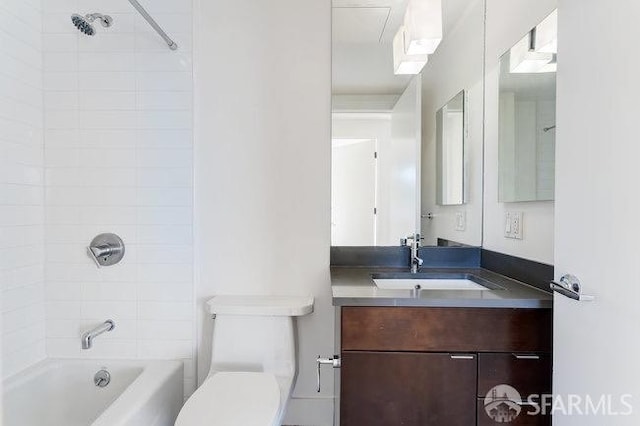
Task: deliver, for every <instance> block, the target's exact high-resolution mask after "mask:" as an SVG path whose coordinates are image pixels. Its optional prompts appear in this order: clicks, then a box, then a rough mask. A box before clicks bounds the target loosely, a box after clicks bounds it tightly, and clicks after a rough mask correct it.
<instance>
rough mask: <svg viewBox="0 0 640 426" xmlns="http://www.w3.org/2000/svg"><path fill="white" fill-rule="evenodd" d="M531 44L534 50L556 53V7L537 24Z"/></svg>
mask: <svg viewBox="0 0 640 426" xmlns="http://www.w3.org/2000/svg"><path fill="white" fill-rule="evenodd" d="M533 44H534V48H535V50H536V52H541V53H558V9H556V10H554V11H553V12H552V13H551V14H550V15H549V16H547V17H546V18H545V19H544V21H542V22H540V23H539V24H538V26H537V27H536V33H535V40H534V43H533Z"/></svg>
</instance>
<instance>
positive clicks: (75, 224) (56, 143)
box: [44, 0, 195, 395]
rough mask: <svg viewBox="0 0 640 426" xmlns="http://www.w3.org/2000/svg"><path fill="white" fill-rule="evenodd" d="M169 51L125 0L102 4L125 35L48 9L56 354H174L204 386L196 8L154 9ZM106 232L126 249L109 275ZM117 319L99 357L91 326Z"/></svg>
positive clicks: (50, 250)
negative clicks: (95, 256) (198, 299)
mask: <svg viewBox="0 0 640 426" xmlns="http://www.w3.org/2000/svg"><path fill="white" fill-rule="evenodd" d="M147 3H148V4H145V6H147V7H148V10H149V12H150V13H151V14H152V15H153V16H154V18H155V19H156V20H157V21H158V22H159V23H161V24H162V25H163V26H164V28H165V29H166V31H167V32H168V33H169V34H170V35H171V36H172V37H174V38H175V39H176V41H177V43H178V45H179V46H180V47H179V50H177V51H175V52H174V51H171V50H169V49H168V47H167V46H166V44H164V42H163V41H162V39H161V38H160V37H159V36H158V35H157V34H156V33H155V32H153V31H152V30H151V28H150V27H149V26H148V24H147V23H146V22H145V21H144V20H142V18H140V16H139V15H138V14H137V12H135V10H134V9H133V8H132V7H131V6H130V5H129V4H128V2H126V1H124V0H119V1H114V2H107V3H104V4H102V3H101V5H100V7H99V9H96V10H95V11H99V12H102V13H107V14H110V15H112V16H113V18H114V23H113V27H111V28H109V29H104V28H102V27H101V26H99V25H98V26H97V29H96V33H97V34H96V35H95V36H93V37H87V36H85V35H82V34H80V33H79V32H78V31H76V30H75V28H74V27H73V26H72V25H71V23H70V21H69V16H70V14H71V13H75V12H82V13H86V12H92V11H94V10H88V9H87V6H86V5H83V4H80V2H78V3H77V4H76V3H75V2H69V1H64V0H47V1H46V2H44V13H45V14H46V19H45V21H44V32H45V38H44V42H45V43H44V81H45V109H46V111H45V128H46V132H45V148H46V151H45V166H46V169H45V172H46V177H45V182H46V243H47V252H46V299H47V315H46V318H47V330H46V334H47V354H48V355H49V356H51V357H92V358H94V357H95V358H172V359H182V360H184V361H185V386H186V388H185V392H186V394H187V395H188V394H190V392H191V391H192V390H193V389H194V384H195V365H194V353H195V340H194V336H195V322H194V297H193V292H194V290H193V265H192V263H193V255H192V238H193V237H192V234H193V231H192V65H191V31H192V17H191V12H192V9H191V3H190V2H189V1H180V0H155V1H153V2H147ZM101 232H115V233H117V234H119V235H120V236H121V237H122V238H123V240H124V241H125V244H126V255H125V258H124V260H123V261H122V262H121V263H120V264H118V265H115V266H112V267H108V268H102V269H97V268H96V267H95V265H94V264H93V262H92V261H91V260H90V259H89V258H88V257H87V255H86V252H85V247H86V246H87V245H88V243H89V242H90V241H91V239H92V238H93V237H94V236H95V235H96V234H98V233H101ZM107 318H111V319H113V320H115V322H116V328H115V330H114V331H113V332H111V333H108V334H105V335H103V336H100V337H99V338H98V339H96V341H95V345H94V347H93V348H92V349H91V350H88V351H83V350H81V347H80V338H79V337H80V334H81V332H82V331H84V330H86V329H88V328H90V327H93V326H95V325H97V324H98V323H100V322H102V321H104V320H106V319H107Z"/></svg>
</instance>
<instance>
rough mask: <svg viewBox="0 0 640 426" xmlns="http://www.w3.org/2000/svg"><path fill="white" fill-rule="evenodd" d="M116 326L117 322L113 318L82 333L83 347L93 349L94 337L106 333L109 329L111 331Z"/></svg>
mask: <svg viewBox="0 0 640 426" xmlns="http://www.w3.org/2000/svg"><path fill="white" fill-rule="evenodd" d="M114 328H116V323H115V322H113V320H106V321H105V322H103V323H102V324H100V325H99V326H97V327H96V328H92V329H91V330H89V331H87V332H85V333H84V334H82V349H91V346H92V345H93V339H95V338H96V337H97V336H99V335H101V334H102V333H106V332H107V331H111V330H113V329H114Z"/></svg>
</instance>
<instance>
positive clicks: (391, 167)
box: [331, 0, 421, 246]
mask: <svg viewBox="0 0 640 426" xmlns="http://www.w3.org/2000/svg"><path fill="white" fill-rule="evenodd" d="M406 5H407V1H397V0H394V1H373V2H372V1H367V2H364V3H361V2H353V1H342V0H335V1H334V2H333V27H332V28H333V45H332V52H333V54H332V55H333V58H332V59H333V69H332V75H333V87H332V167H331V168H332V185H331V190H332V191H331V193H332V197H331V231H332V232H331V242H332V245H334V246H397V245H399V241H400V238H404V237H406V236H407V235H410V234H412V233H414V232H416V230H417V228H418V220H419V219H418V215H419V208H418V198H419V197H418V188H419V173H420V170H419V159H420V153H419V152H420V151H419V150H420V132H421V123H420V101H421V99H420V92H421V86H420V76H419V75H396V74H395V73H394V62H393V38H394V36H395V34H396V33H397V31H398V28H399V27H400V26H401V25H402V22H403V19H404V13H405V9H406Z"/></svg>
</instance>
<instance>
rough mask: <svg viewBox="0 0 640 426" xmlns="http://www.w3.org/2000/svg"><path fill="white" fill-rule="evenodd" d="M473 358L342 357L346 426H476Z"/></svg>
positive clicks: (438, 355) (342, 411)
mask: <svg viewBox="0 0 640 426" xmlns="http://www.w3.org/2000/svg"><path fill="white" fill-rule="evenodd" d="M477 367H478V364H477V357H476V356H475V355H472V354H454V355H452V354H442V353H410V352H342V367H341V369H340V424H341V425H342V426H396V425H404V426H472V425H474V424H475V422H476V396H475V393H476V380H477Z"/></svg>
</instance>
